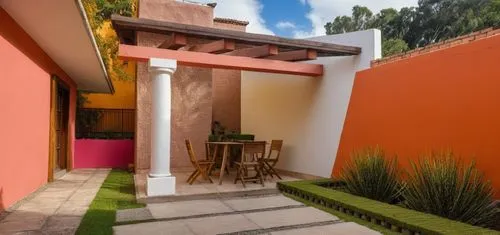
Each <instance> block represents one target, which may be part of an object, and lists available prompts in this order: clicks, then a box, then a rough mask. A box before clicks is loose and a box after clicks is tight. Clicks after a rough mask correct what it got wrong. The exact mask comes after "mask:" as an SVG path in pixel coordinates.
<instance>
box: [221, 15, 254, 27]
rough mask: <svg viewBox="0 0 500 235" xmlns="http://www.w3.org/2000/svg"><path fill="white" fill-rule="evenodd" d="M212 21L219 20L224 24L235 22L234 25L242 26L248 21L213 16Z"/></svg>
mask: <svg viewBox="0 0 500 235" xmlns="http://www.w3.org/2000/svg"><path fill="white" fill-rule="evenodd" d="M214 22H219V23H226V24H235V25H242V26H247V25H248V21H243V20H235V19H229V18H219V17H215V18H214Z"/></svg>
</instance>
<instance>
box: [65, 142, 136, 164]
mask: <svg viewBox="0 0 500 235" xmlns="http://www.w3.org/2000/svg"><path fill="white" fill-rule="evenodd" d="M73 163H74V165H73V167H74V168H75V169H76V168H110V167H114V168H127V166H128V164H130V163H134V140H98V139H78V140H76V141H75V158H74V161H73Z"/></svg>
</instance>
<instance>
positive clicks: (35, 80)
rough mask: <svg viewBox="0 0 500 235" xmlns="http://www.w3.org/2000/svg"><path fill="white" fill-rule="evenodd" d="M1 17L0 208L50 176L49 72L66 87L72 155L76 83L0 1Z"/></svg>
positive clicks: (69, 149)
mask: <svg viewBox="0 0 500 235" xmlns="http://www.w3.org/2000/svg"><path fill="white" fill-rule="evenodd" d="M0 22H1V27H0V78H1V81H2V85H1V86H0V96H1V98H0V107H1V113H2V115H0V130H1V131H0V133H1V134H0V149H1V154H0V211H2V209H5V208H7V207H9V206H11V205H12V204H13V203H15V202H16V201H18V200H19V199H21V198H23V197H25V196H26V195H28V194H29V193H31V192H33V191H35V190H36V189H37V188H38V187H40V186H41V185H43V184H45V183H46V182H47V180H48V167H49V166H48V164H49V129H50V97H51V77H52V76H53V75H55V76H57V77H59V79H60V81H61V82H62V83H63V85H64V86H66V87H67V88H68V90H69V117H68V126H67V130H68V133H69V135H68V137H67V138H68V145H69V146H68V154H69V155H70V156H69V158H71V159H72V157H73V146H72V143H73V140H74V128H75V125H74V123H75V122H74V120H75V112H76V84H75V83H74V82H73V81H72V80H71V78H69V77H68V75H67V74H66V73H65V72H64V71H63V70H62V69H61V68H60V67H59V66H58V65H57V64H56V63H55V62H54V61H53V60H52V59H51V58H50V57H49V56H48V55H47V54H46V53H45V52H44V51H43V50H42V49H41V48H40V47H39V46H38V45H37V43H36V42H35V41H34V40H33V39H32V38H31V37H30V36H29V35H28V34H27V33H26V32H24V30H23V29H22V28H21V27H20V26H19V25H18V24H17V23H16V22H15V21H14V20H13V19H12V18H11V17H10V16H9V15H8V13H7V12H5V11H4V10H3V9H2V8H1V7H0ZM68 168H71V166H68Z"/></svg>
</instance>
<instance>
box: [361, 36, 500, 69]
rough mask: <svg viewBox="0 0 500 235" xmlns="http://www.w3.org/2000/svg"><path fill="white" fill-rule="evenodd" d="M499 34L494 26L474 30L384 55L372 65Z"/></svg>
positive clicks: (373, 61)
mask: <svg viewBox="0 0 500 235" xmlns="http://www.w3.org/2000/svg"><path fill="white" fill-rule="evenodd" d="M497 34H500V28H498V29H493V28H487V29H483V30H481V31H477V32H473V33H471V34H467V35H463V36H460V37H456V38H451V39H448V40H445V41H441V42H437V43H433V44H430V45H427V46H425V47H421V48H416V49H414V50H411V51H407V52H403V53H399V54H396V55H392V56H388V57H384V58H382V59H378V60H372V62H371V66H372V67H377V66H380V65H383V64H388V63H392V62H395V61H399V60H403V59H407V58H411V57H415V56H419V55H422V54H427V53H431V52H435V51H438V50H442V49H446V48H450V47H454V46H458V45H462V44H467V43H470V42H473V41H476V40H481V39H484V38H488V37H491V36H494V35H497Z"/></svg>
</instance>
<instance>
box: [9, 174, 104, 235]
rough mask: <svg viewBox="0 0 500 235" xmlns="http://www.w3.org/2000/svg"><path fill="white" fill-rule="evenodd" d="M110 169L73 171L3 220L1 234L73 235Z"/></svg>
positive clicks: (36, 194) (23, 202) (33, 196)
mask: <svg viewBox="0 0 500 235" xmlns="http://www.w3.org/2000/svg"><path fill="white" fill-rule="evenodd" d="M108 173H109V169H78V170H73V171H71V172H70V173H68V174H66V175H64V176H63V177H61V178H59V179H57V180H56V181H54V182H53V183H50V184H47V185H46V186H45V187H44V188H42V189H40V190H38V191H37V192H36V193H34V194H33V195H31V196H29V198H27V199H25V200H23V201H22V202H20V203H18V204H17V205H16V206H14V208H13V209H12V210H11V211H8V212H6V214H5V215H3V216H2V218H0V234H2V235H3V234H19V235H20V234H61V235H63V234H74V233H75V231H76V229H77V228H78V226H79V225H80V221H81V220H82V218H83V215H84V214H85V212H86V211H87V209H88V207H89V205H90V203H91V202H92V200H93V199H94V197H95V195H96V193H97V191H99V188H100V187H101V184H102V183H103V181H104V179H106V176H107V175H108Z"/></svg>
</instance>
